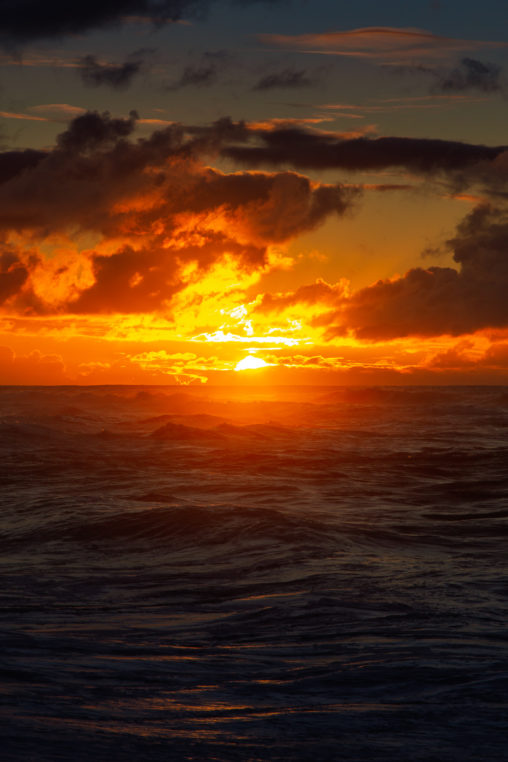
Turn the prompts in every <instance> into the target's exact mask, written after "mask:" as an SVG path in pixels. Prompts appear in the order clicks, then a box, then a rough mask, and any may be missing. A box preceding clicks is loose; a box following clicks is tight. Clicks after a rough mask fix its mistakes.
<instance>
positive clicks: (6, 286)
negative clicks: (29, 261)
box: [0, 249, 29, 304]
mask: <svg viewBox="0 0 508 762" xmlns="http://www.w3.org/2000/svg"><path fill="white" fill-rule="evenodd" d="M28 275H29V270H28V268H27V267H26V266H25V264H24V263H23V262H21V261H20V259H19V258H18V255H17V254H15V253H13V252H11V251H9V250H5V249H4V250H0V304H3V303H4V302H5V301H7V299H9V298H10V297H11V296H13V295H14V294H16V293H18V291H20V290H21V288H22V286H23V285H24V283H25V281H26V280H27V278H28Z"/></svg>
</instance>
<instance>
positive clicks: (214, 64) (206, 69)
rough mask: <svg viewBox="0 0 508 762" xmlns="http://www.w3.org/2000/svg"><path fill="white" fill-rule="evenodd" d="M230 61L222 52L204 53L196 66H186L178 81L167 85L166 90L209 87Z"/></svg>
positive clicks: (224, 52) (225, 53) (227, 55)
mask: <svg viewBox="0 0 508 762" xmlns="http://www.w3.org/2000/svg"><path fill="white" fill-rule="evenodd" d="M230 61H231V56H230V55H229V53H227V52H226V51H224V50H218V51H216V52H206V53H204V54H203V55H202V56H201V60H200V62H199V63H197V64H191V65H189V66H186V67H185V69H184V70H183V72H182V74H181V76H180V77H179V79H178V80H177V81H176V82H174V83H173V84H170V85H167V87H166V89H167V90H181V89H183V88H185V87H209V86H210V85H213V84H214V83H215V82H216V81H217V79H218V76H219V73H220V71H221V69H222V68H223V67H224V66H226V65H227V64H228V63H230Z"/></svg>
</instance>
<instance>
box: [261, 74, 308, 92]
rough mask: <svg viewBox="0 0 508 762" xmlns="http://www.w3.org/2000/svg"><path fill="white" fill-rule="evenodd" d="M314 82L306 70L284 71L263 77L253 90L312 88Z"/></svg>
mask: <svg viewBox="0 0 508 762" xmlns="http://www.w3.org/2000/svg"><path fill="white" fill-rule="evenodd" d="M312 84H313V80H312V79H311V78H310V77H309V76H308V74H307V72H306V71H305V70H304V69H299V70H296V69H284V71H279V72H274V73H273V74H268V75H267V76H265V77H262V78H261V79H260V80H259V81H258V82H257V83H256V84H255V85H254V87H253V90H276V89H287V88H290V89H291V88H298V87H310V85H312Z"/></svg>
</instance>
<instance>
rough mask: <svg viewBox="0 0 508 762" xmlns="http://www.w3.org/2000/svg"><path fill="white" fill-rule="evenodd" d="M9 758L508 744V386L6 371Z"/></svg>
mask: <svg viewBox="0 0 508 762" xmlns="http://www.w3.org/2000/svg"><path fill="white" fill-rule="evenodd" d="M0 431H1V436H0V448H1V467H0V479H1V492H0V500H1V526H0V529H1V535H0V543H1V554H0V570H1V586H0V605H1V622H0V646H1V648H0V677H1V680H0V723H1V728H2V729H1V733H0V736H1V745H0V757H1V759H2V761H3V762H19V761H20V760H22V761H23V762H43V761H44V762H56V761H58V760H72V761H76V762H82V761H83V762H84V760H87V761H89V760H94V761H95V762H102V761H103V760H104V761H106V760H126V761H127V760H139V762H150V761H151V760H153V761H157V762H159V760H164V761H167V760H170V761H172V760H176V761H177V762H179V761H180V760H206V761H207V762H208V761H209V760H210V761H211V760H213V761H219V762H229V761H231V762H233V761H239V762H258V761H259V762H261V761H263V762H266V761H269V762H272V761H273V762H279V761H282V760H284V761H286V760H294V761H296V762H299V761H301V760H302V761H303V760H305V761H307V760H308V761H309V762H310V761H312V762H321V761H325V762H326V761H327V760H332V761H335V760H337V762H339V761H340V762H350V761H352V760H354V761H355V762H364V761H365V762H367V760H368V761H369V762H371V761H374V762H396V761H398V760H400V761H401V762H409V761H411V762H412V761H414V762H420V761H421V762H431V761H432V762H444V761H445V760H446V761H447V762H465V761H468V760H471V762H472V761H473V760H474V762H483V761H486V762H499V760H508V630H507V622H508V576H507V571H508V553H507V538H508V522H507V518H508V388H503V387H391V388H365V389H360V388H339V387H320V388H312V387H300V388H296V387H295V388H292V387H286V388H278V389H269V388H264V387H259V388H257V389H256V388H253V387H240V386H239V387H237V388H220V387H217V388H213V387H206V386H205V387H199V388H197V387H187V388H183V387H171V386H167V387H128V386H127V387H125V386H124V387H1V388H0Z"/></svg>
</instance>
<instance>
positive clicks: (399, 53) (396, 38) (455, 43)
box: [258, 27, 507, 63]
mask: <svg viewBox="0 0 508 762" xmlns="http://www.w3.org/2000/svg"><path fill="white" fill-rule="evenodd" d="M258 39H259V40H260V41H261V42H263V43H264V44H266V45H270V46H276V47H283V48H292V49H296V50H299V51H301V52H306V53H320V54H324V55H338V56H350V57H354V58H365V59H373V60H379V61H383V62H397V63H400V62H401V61H414V60H419V59H422V58H425V59H429V58H430V59H441V58H445V57H448V56H449V55H450V54H453V53H458V52H461V51H472V50H480V49H485V48H502V47H506V45H507V43H506V42H494V41H484V40H461V39H458V38H453V37H442V36H439V35H435V34H432V33H431V32H426V31H424V30H420V29H403V28H394V27H365V28H362V29H351V30H349V31H337V32H322V33H317V34H300V35H283V34H260V35H258Z"/></svg>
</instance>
